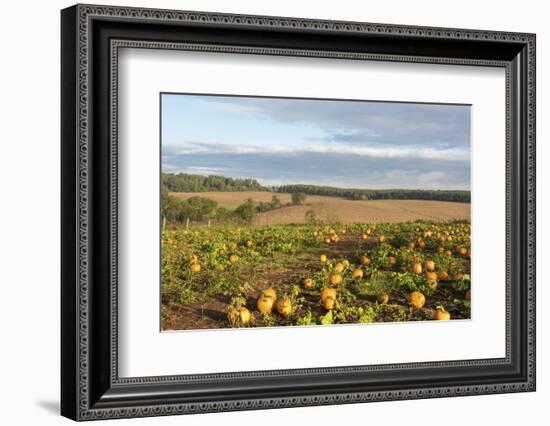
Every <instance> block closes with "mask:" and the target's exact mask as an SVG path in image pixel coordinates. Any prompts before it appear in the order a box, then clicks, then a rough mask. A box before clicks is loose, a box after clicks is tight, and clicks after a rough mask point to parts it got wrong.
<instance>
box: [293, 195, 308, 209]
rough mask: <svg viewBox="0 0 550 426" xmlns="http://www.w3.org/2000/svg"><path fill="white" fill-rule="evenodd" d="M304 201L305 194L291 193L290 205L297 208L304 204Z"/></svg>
mask: <svg viewBox="0 0 550 426" xmlns="http://www.w3.org/2000/svg"><path fill="white" fill-rule="evenodd" d="M305 201H306V194H305V193H303V192H294V193H292V204H294V205H295V206H298V205H300V204H304V203H305Z"/></svg>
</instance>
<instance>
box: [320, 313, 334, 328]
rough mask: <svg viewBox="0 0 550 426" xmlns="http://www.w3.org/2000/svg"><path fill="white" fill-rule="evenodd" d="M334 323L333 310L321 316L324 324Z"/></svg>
mask: <svg viewBox="0 0 550 426" xmlns="http://www.w3.org/2000/svg"><path fill="white" fill-rule="evenodd" d="M332 323H333V318H332V311H328V312H327V313H326V314H325V315H323V316H322V317H321V324H322V325H329V324H332Z"/></svg>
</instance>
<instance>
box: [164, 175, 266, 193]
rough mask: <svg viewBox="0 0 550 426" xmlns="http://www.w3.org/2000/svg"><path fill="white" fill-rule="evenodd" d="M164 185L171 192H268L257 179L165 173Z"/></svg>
mask: <svg viewBox="0 0 550 426" xmlns="http://www.w3.org/2000/svg"><path fill="white" fill-rule="evenodd" d="M162 185H163V186H164V187H165V188H166V189H168V191H170V192H214V191H216V192H223V191H267V188H264V187H263V186H262V185H260V183H259V182H258V181H257V180H255V179H240V178H228V177H225V176H216V175H210V176H201V175H193V174H187V173H178V174H174V173H163V174H162Z"/></svg>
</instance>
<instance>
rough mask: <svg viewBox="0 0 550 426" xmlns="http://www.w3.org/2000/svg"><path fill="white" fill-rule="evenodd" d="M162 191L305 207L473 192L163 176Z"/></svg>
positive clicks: (263, 206)
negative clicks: (256, 195)
mask: <svg viewBox="0 0 550 426" xmlns="http://www.w3.org/2000/svg"><path fill="white" fill-rule="evenodd" d="M162 187H163V188H165V189H166V190H167V191H168V192H224V191H225V192H238V191H271V192H284V193H289V194H292V204H294V205H299V204H304V200H305V196H306V195H322V196H327V197H341V198H346V199H348V200H437V201H456V202H463V203H469V202H470V191H459V190H423V189H354V188H337V187H332V186H318V185H301V184H296V185H282V186H272V187H265V186H262V185H261V184H260V183H259V182H258V181H257V180H255V179H242V178H228V177H225V176H217V175H210V176H201V175H194V174H188V173H178V174H174V173H163V174H162ZM255 207H256V209H257V210H258V211H259V212H263V211H268V210H273V209H276V208H279V207H281V205H280V200H278V199H272V201H271V202H270V203H266V202H261V203H260V204H259V205H258V206H255Z"/></svg>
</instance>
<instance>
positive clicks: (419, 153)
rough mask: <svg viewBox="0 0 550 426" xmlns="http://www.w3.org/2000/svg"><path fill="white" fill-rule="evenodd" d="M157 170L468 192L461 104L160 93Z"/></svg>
mask: <svg viewBox="0 0 550 426" xmlns="http://www.w3.org/2000/svg"><path fill="white" fill-rule="evenodd" d="M161 120H162V123H161V125H162V171H163V172H167V173H178V172H185V173H194V174H202V175H209V174H217V175H223V176H228V177H246V178H253V179H257V180H258V181H259V182H260V183H262V184H264V185H281V184H291V183H305V184H316V185H330V186H340V187H353V188H415V189H470V106H467V105H435V104H413V103H393V102H368V101H359V102H357V101H333V100H313V99H291V98H254V97H234V96H206V95H184V94H163V95H162V117H161Z"/></svg>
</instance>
